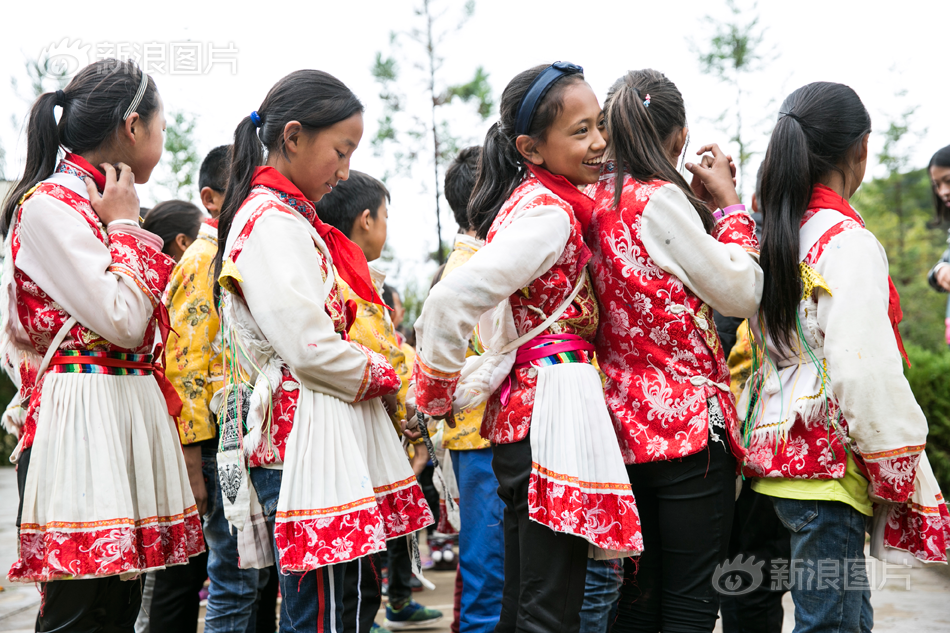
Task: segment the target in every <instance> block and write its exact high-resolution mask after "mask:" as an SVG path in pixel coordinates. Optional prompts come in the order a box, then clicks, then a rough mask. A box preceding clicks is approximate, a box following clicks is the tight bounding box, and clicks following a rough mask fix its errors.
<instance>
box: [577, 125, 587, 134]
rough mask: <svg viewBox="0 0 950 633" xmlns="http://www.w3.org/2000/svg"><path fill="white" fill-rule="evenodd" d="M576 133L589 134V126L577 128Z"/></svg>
mask: <svg viewBox="0 0 950 633" xmlns="http://www.w3.org/2000/svg"><path fill="white" fill-rule="evenodd" d="M575 134H587V127H586V126H585V127H582V128H581V129H579V130H577V132H575Z"/></svg>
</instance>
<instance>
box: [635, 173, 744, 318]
mask: <svg viewBox="0 0 950 633" xmlns="http://www.w3.org/2000/svg"><path fill="white" fill-rule="evenodd" d="M727 222H728V223H729V224H727V225H726V224H724V223H727ZM719 224H722V225H724V226H725V228H721V227H719V226H718V225H717V230H716V233H717V234H718V235H720V239H717V238H715V237H713V236H712V235H709V234H707V233H706V231H705V230H704V229H703V224H702V220H700V218H699V215H698V214H697V213H696V210H695V209H694V208H693V206H692V205H691V204H690V203H689V201H688V200H687V199H686V196H685V195H684V194H683V192H682V191H680V189H679V187H677V186H676V185H665V186H663V187H661V188H660V189H658V190H656V192H654V193H653V195H652V196H651V197H650V201H649V202H648V203H647V206H646V208H645V209H644V210H643V219H642V224H641V228H640V231H641V233H640V234H641V238H642V240H643V245H644V247H646V250H647V253H648V254H649V255H650V257H651V258H652V259H653V261H655V262H656V264H657V266H659V267H660V268H662V269H663V270H665V271H666V272H668V273H670V274H673V275H676V276H677V277H679V279H680V280H681V281H682V282H683V283H684V284H685V285H686V286H687V287H688V288H689V289H690V290H692V291H693V292H695V293H696V295H697V296H699V298H700V299H702V300H703V301H705V302H706V303H708V304H709V305H710V306H712V307H713V308H714V309H715V310H717V311H718V312H720V313H721V314H723V315H726V316H738V317H746V318H747V317H750V316H752V315H753V314H755V311H756V310H758V308H759V301H760V300H761V299H762V284H763V277H762V269H761V268H760V267H759V264H758V262H757V261H756V259H755V257H753V256H752V254H750V253H749V252H747V251H746V248H748V240H749V239H750V238H749V236H750V235H752V232H753V229H754V223H753V222H752V220H751V219H750V218H749V217H748V216H747V215H746V214H744V213H735V214H733V215H730V216H727V217H726V218H725V219H723V220H722V221H721V222H720V223H719ZM754 239H755V238H754V236H752V237H751V240H752V241H753V242H752V243H753V244H754V243H755V242H754ZM720 240H722V241H720ZM727 240H728V242H727ZM733 242H739V243H733Z"/></svg>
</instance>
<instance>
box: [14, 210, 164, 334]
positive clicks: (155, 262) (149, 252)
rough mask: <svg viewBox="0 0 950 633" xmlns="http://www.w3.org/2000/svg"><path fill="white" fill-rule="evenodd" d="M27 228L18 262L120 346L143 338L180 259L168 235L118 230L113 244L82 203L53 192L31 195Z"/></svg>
mask: <svg viewBox="0 0 950 633" xmlns="http://www.w3.org/2000/svg"><path fill="white" fill-rule="evenodd" d="M19 236H20V250H19V252H18V253H17V256H16V266H17V268H19V269H20V270H22V271H23V272H24V273H26V274H27V275H29V277H30V278H31V279H32V280H33V281H34V282H36V284H37V285H38V286H39V287H40V288H42V290H43V291H44V292H45V293H47V294H48V295H49V296H50V297H51V298H52V299H53V300H54V301H56V303H58V304H59V305H61V306H62V307H63V309H64V310H65V311H66V312H67V313H69V314H70V315H71V316H73V317H75V318H76V320H77V321H78V322H79V323H80V324H82V325H83V326H85V327H87V328H89V329H90V330H92V331H93V332H95V333H96V334H98V335H99V336H102V337H103V338H105V339H106V340H108V341H110V342H112V343H114V344H115V345H118V346H119V347H123V348H126V349H134V348H137V347H139V346H141V345H142V343H143V340H144V338H145V332H146V328H147V327H148V324H149V321H150V319H151V316H152V313H153V311H154V309H155V307H156V306H157V305H158V303H159V301H160V300H161V295H162V292H163V291H164V289H165V285H166V283H167V281H168V276H169V274H170V273H171V270H172V267H173V266H174V261H173V260H172V259H171V258H169V257H168V256H167V255H164V254H163V253H162V252H161V246H160V244H161V240H160V239H158V238H157V237H156V236H154V235H152V234H151V233H148V232H147V231H143V230H141V229H130V230H117V231H114V232H111V233H110V236H109V242H110V244H109V246H106V245H105V244H103V243H102V242H101V241H100V240H99V239H97V238H96V236H95V235H94V234H93V232H92V230H91V229H90V226H89V224H88V223H87V222H86V221H85V220H84V219H83V218H82V217H81V216H80V215H79V214H78V213H77V212H76V211H75V210H74V209H72V208H71V207H70V206H69V205H67V204H66V203H64V202H61V201H59V200H56V199H54V198H52V197H50V196H33V197H32V198H30V199H28V200H27V201H26V202H24V203H23V209H22V214H21V217H20V222H19ZM156 243H157V244H158V246H157V247H156Z"/></svg>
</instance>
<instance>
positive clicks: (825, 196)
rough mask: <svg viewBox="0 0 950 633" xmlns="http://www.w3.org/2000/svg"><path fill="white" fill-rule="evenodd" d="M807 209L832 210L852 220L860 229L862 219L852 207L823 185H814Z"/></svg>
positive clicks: (862, 222)
mask: <svg viewBox="0 0 950 633" xmlns="http://www.w3.org/2000/svg"><path fill="white" fill-rule="evenodd" d="M808 208H809V209H834V210H835V211H838V212H839V213H842V214H844V215H845V216H847V217H848V218H850V219H852V220H854V221H855V222H857V223H858V224H860V225H861V226H862V227H863V226H864V218H862V217H861V214H859V213H858V212H857V211H856V210H855V208H854V207H852V206H851V205H850V204H849V203H848V201H847V200H845V199H844V198H842V197H841V196H840V195H838V193H837V192H836V191H834V190H833V189H831V188H830V187H826V186H825V185H815V188H814V189H812V191H811V200H809V201H808Z"/></svg>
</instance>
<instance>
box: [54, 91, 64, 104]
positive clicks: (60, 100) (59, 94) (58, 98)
mask: <svg viewBox="0 0 950 633" xmlns="http://www.w3.org/2000/svg"><path fill="white" fill-rule="evenodd" d="M56 105H58V106H59V107H61V108H65V107H66V93H65V92H63V91H62V90H57V91H56Z"/></svg>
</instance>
